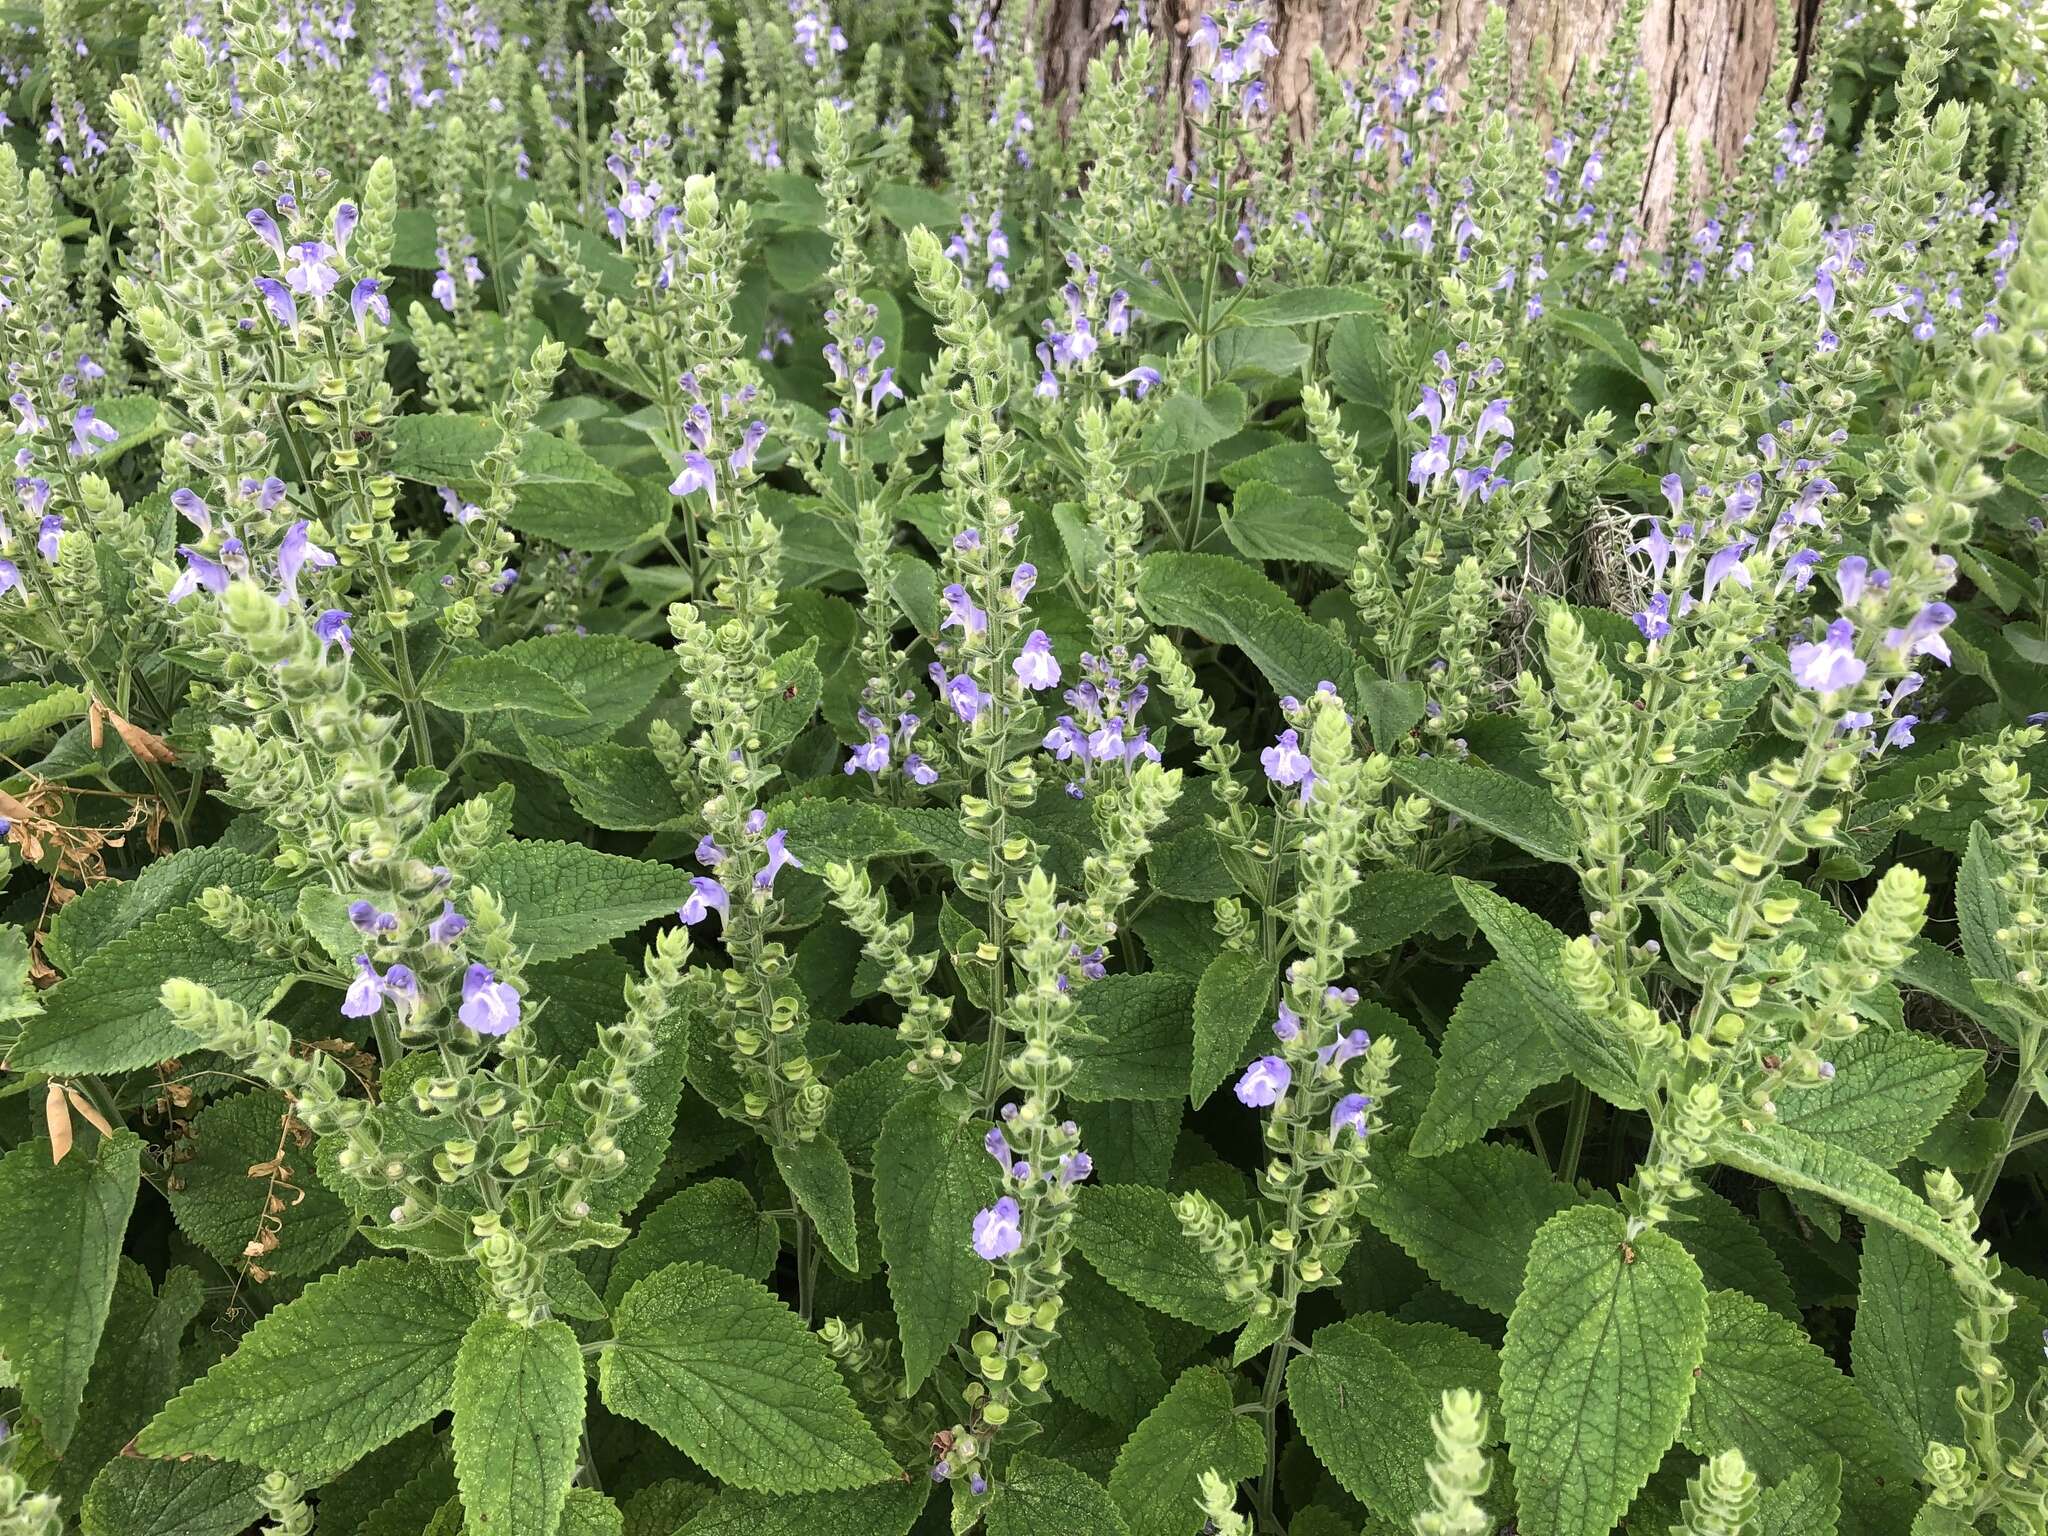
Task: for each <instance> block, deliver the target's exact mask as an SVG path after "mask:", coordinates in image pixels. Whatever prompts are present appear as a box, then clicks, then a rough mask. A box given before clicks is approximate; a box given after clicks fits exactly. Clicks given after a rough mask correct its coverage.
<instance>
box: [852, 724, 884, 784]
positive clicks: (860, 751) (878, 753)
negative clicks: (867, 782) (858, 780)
mask: <svg viewBox="0 0 2048 1536" xmlns="http://www.w3.org/2000/svg"><path fill="white" fill-rule="evenodd" d="M888 767H889V737H888V733H887V732H884V731H877V732H876V733H875V734H874V735H872V736H870V737H869V738H868V739H867V740H866V741H864V742H863V743H861V745H859V746H857V747H855V748H854V749H853V750H852V751H851V752H849V753H848V754H847V758H846V769H845V771H846V772H847V773H849V774H853V773H882V772H885V771H886V770H887V769H888Z"/></svg>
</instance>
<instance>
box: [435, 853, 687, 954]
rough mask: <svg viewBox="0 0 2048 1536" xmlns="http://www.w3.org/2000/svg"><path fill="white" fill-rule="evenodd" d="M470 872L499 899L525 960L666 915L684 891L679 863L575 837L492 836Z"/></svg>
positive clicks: (577, 947)
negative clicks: (602, 848) (625, 854)
mask: <svg viewBox="0 0 2048 1536" xmlns="http://www.w3.org/2000/svg"><path fill="white" fill-rule="evenodd" d="M470 880H471V881H472V882H473V883H474V884H477V885H481V886H483V887H485V888H486V889H488V890H489V891H491V892H492V893H493V894H495V895H496V896H497V897H498V899H499V900H500V901H502V902H503V903H504V904H505V908H506V910H507V911H508V912H509V913H510V914H511V915H512V917H513V919H514V920H515V921H516V922H517V924H518V928H517V930H516V936H517V938H518V941H519V943H521V944H522V945H525V946H527V949H528V958H529V959H531V960H566V959H568V958H569V957H570V956H572V955H580V954H583V953H584V952H585V951H587V950H592V949H596V948H597V947H598V946H599V945H600V944H609V943H610V942H611V941H612V940H613V939H616V938H619V937H620V936H621V935H624V934H628V933H632V932H633V931H634V930H635V929H638V928H640V927H641V926H642V925H644V924H646V923H649V922H652V921H654V920H655V919H656V918H661V917H672V916H674V915H675V911H676V909H677V908H678V907H680V906H681V905H682V904H683V902H684V901H685V900H687V899H688V897H689V894H690V875H689V872H688V871H687V870H682V869H677V868H675V867H673V866H672V865H668V864H653V863H649V862H647V861H645V860H642V859H627V858H621V857H620V856H619V855H617V854H615V853H599V852H598V851H597V850H596V849H595V848H586V847H584V846H583V845H582V844H581V843H540V842H532V843H529V842H503V843H498V844H496V845H495V846H493V847H491V848H488V849H486V850H485V851H484V855H483V857H482V858H480V859H478V860H477V861H476V864H475V866H474V867H473V868H472V869H471V870H470Z"/></svg>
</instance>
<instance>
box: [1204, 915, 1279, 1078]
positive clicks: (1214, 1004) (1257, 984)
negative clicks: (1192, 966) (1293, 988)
mask: <svg viewBox="0 0 2048 1536" xmlns="http://www.w3.org/2000/svg"><path fill="white" fill-rule="evenodd" d="M1278 976H1279V967H1278V964H1277V962H1275V961H1272V960H1268V959H1267V958H1266V957H1265V956H1264V955H1262V954H1258V953H1256V952H1254V951H1251V950H1244V949H1225V950H1219V951H1218V952H1217V955H1216V958H1215V959H1214V960H1211V961H1210V962H1209V964H1208V966H1207V968H1205V969H1204V970H1203V972H1202V979H1201V981H1200V982H1198V983H1197V984H1196V986H1195V1046H1194V1063H1193V1066H1192V1068H1191V1070H1190V1072H1189V1074H1188V1097H1189V1098H1190V1099H1192V1100H1193V1101H1194V1104H1195V1107H1196V1108H1197V1109H1199V1108H1201V1107H1202V1105H1203V1104H1205V1103H1207V1102H1208V1099H1209V1095H1210V1094H1212V1093H1214V1092H1215V1091H1216V1090H1217V1089H1218V1088H1220V1087H1222V1086H1223V1083H1224V1080H1225V1079H1226V1078H1228V1077H1229V1076H1230V1074H1231V1073H1232V1072H1234V1071H1236V1070H1237V1068H1238V1066H1239V1064H1240V1063H1242V1062H1243V1061H1244V1058H1245V1052H1246V1051H1247V1050H1248V1049H1249V1048H1250V1046H1251V1042H1252V1038H1253V1036H1255V1035H1256V1034H1257V1033H1258V1029H1259V1026H1260V1025H1261V1024H1263V1023H1265V1022H1267V1017H1266V1016H1267V1014H1268V1013H1269V1012H1271V1011H1272V1007H1273V987H1274V983H1275V981H1276V980H1277V979H1278Z"/></svg>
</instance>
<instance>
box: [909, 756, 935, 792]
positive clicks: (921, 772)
mask: <svg viewBox="0 0 2048 1536" xmlns="http://www.w3.org/2000/svg"><path fill="white" fill-rule="evenodd" d="M903 771H904V772H905V773H907V774H909V775H910V779H911V782H912V783H914V784H925V785H931V784H936V783H938V782H939V770H938V769H936V768H934V767H933V766H932V765H931V764H930V763H927V762H926V761H925V760H924V759H923V758H922V757H919V756H918V755H917V754H916V753H915V752H913V753H911V754H910V756H908V757H906V758H905V759H903Z"/></svg>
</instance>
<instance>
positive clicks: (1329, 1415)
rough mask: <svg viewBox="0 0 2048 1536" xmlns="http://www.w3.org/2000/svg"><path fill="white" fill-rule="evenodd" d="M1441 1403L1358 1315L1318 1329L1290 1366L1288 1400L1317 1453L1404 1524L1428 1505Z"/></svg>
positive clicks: (1358, 1495)
mask: <svg viewBox="0 0 2048 1536" xmlns="http://www.w3.org/2000/svg"><path fill="white" fill-rule="evenodd" d="M1437 1401H1438V1399H1437V1395H1436V1394H1435V1393H1431V1392H1429V1391H1427V1390H1425V1389H1424V1387H1423V1385H1422V1383H1421V1382H1420V1381H1418V1380H1417V1379H1416V1377H1415V1373H1414V1372H1413V1371H1411V1370H1410V1369H1409V1368H1408V1367H1407V1365H1406V1364H1404V1363H1403V1362H1402V1360H1401V1359H1400V1357H1399V1356H1398V1355H1396V1354H1395V1353H1394V1351H1393V1350H1391V1349H1390V1348H1388V1347H1387V1345H1386V1344H1385V1343H1383V1342H1382V1341H1381V1340H1380V1339H1379V1338H1377V1337H1376V1336H1375V1334H1374V1331H1373V1329H1372V1327H1371V1325H1369V1324H1368V1323H1366V1322H1365V1321H1364V1320H1363V1319H1360V1318H1353V1319H1351V1320H1349V1321H1347V1322H1342V1323H1332V1324H1331V1325H1330V1326H1329V1327H1327V1328H1323V1329H1320V1330H1318V1331H1317V1333H1316V1336H1315V1338H1314V1340H1313V1341H1312V1345H1311V1348H1310V1351H1309V1353H1308V1354H1306V1355H1303V1356H1301V1357H1300V1358H1299V1359H1297V1360H1295V1361H1294V1363H1293V1364H1291V1365H1289V1366H1288V1367H1287V1406H1288V1407H1289V1408H1290V1409H1292V1410H1293V1412H1294V1421H1295V1423H1296V1424H1298V1425H1299V1426H1300V1427H1301V1432H1302V1435H1303V1436H1304V1437H1305V1438H1306V1439H1307V1441H1308V1443H1309V1446H1310V1448H1311V1449H1312V1450H1314V1452H1315V1453H1316V1459H1317V1460H1318V1461H1320V1462H1321V1463H1322V1464H1323V1465H1324V1466H1325V1467H1326V1468H1328V1469H1329V1472H1330V1475H1331V1476H1332V1477H1334V1478H1336V1479H1337V1481H1338V1482H1339V1483H1341V1484H1343V1486H1344V1491H1345V1492H1346V1493H1348V1494H1350V1495H1351V1496H1352V1497H1353V1498H1355V1499H1357V1500H1358V1501H1359V1502H1360V1503H1362V1504H1364V1505H1366V1506H1368V1507H1369V1508H1371V1509H1372V1510H1374V1511H1375V1512H1377V1513H1379V1514H1382V1515H1386V1516H1388V1517H1389V1518H1391V1519H1394V1520H1398V1521H1400V1522H1401V1523H1402V1524H1404V1525H1405V1524H1407V1523H1409V1522H1411V1521H1413V1520H1414V1518H1415V1517H1416V1516H1417V1515H1418V1514H1420V1513H1421V1512H1422V1511H1423V1510H1424V1509H1426V1508H1428V1507H1429V1502H1430V1493H1429V1471H1428V1467H1427V1465H1426V1463H1427V1461H1428V1459H1429V1457H1430V1456H1432V1455H1434V1454H1435V1452H1436V1436H1435V1434H1434V1432H1433V1431H1432V1430H1431V1429H1430V1416H1431V1415H1432V1414H1433V1413H1434V1412H1435V1411H1436V1407H1437Z"/></svg>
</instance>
